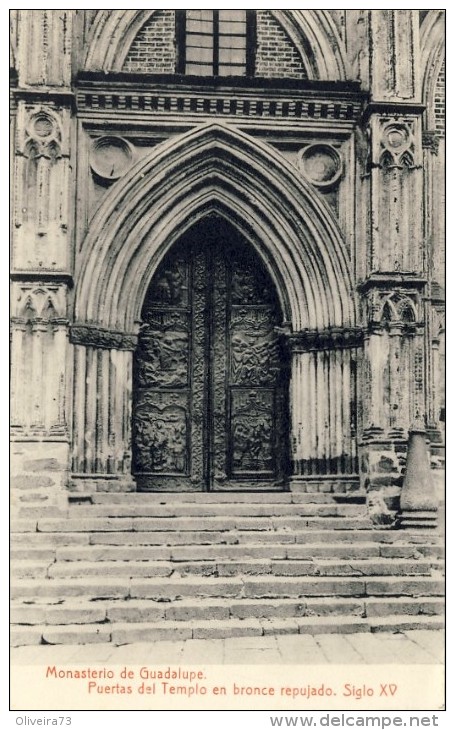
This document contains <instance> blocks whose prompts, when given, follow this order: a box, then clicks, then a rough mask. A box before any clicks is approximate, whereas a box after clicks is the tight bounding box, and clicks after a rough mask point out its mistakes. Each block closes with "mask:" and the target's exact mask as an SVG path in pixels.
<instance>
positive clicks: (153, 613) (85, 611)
mask: <svg viewBox="0 0 455 730" xmlns="http://www.w3.org/2000/svg"><path fill="white" fill-rule="evenodd" d="M443 614H444V599H443V598H441V597H436V598H415V599H410V598H404V597H401V596H399V597H396V598H386V599H377V598H363V599H352V598H338V597H336V596H335V597H333V598H331V599H330V600H327V599H326V598H325V599H320V598H305V599H298V600H297V599H292V598H277V599H254V598H244V599H241V600H237V601H236V600H235V599H233V600H229V599H226V598H220V599H210V598H207V599H204V600H201V599H183V600H179V601H169V602H158V601H153V600H150V599H142V600H140V599H132V600H127V601H122V600H117V601H109V600H106V601H84V600H78V599H71V598H70V599H67V600H65V601H64V602H63V603H58V604H51V603H40V604H36V603H35V604H32V605H31V604H23V603H20V602H19V601H12V605H11V614H10V616H11V623H12V624H16V625H19V624H20V625H31V626H32V625H38V624H49V625H65V624H68V623H70V624H81V625H82V624H91V623H103V624H104V623H114V622H116V621H121V622H130V623H141V622H142V621H165V620H167V621H190V622H192V621H199V620H212V621H220V620H227V619H229V618H234V619H250V618H278V619H283V618H295V617H302V616H313V617H314V616H351V617H354V616H356V617H360V618H362V617H376V618H378V617H390V616H394V615H410V616H413V615H426V616H432V615H443Z"/></svg>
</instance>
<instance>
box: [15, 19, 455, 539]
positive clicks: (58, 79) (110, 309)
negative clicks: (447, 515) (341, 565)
mask: <svg viewBox="0 0 455 730" xmlns="http://www.w3.org/2000/svg"><path fill="white" fill-rule="evenodd" d="M10 52H11V73H10V77H11V124H12V134H11V143H12V150H11V162H12V173H13V183H12V215H13V220H12V226H11V232H12V255H11V261H12V297H11V308H12V312H11V314H12V330H11V332H12V334H11V337H12V340H11V342H12V344H11V347H12V350H11V352H12V354H11V366H12V370H11V372H12V380H11V389H12V457H13V473H12V505H13V509H14V510H16V512H17V514H18V516H19V517H20V518H27V519H31V520H34V519H41V518H43V517H44V518H45V517H47V516H49V517H52V516H53V515H58V514H60V513H61V511H62V510H65V509H66V507H67V505H68V502H69V500H70V501H71V500H72V501H73V502H78V501H79V502H80V503H84V504H88V503H89V502H90V501H91V500H92V499H93V498H94V496H95V497H96V495H99V494H105V495H119V494H120V495H122V494H130V493H132V492H134V493H138V494H140V493H147V495H145V494H144V497H146V496H148V493H155V492H160V493H161V492H162V493H169V492H171V493H175V492H178V493H180V494H182V495H183V499H185V498H186V496H185V495H188V493H195V492H202V493H209V492H213V493H223V495H222V501H223V503H225V502H226V499H229V496H228V497H226V495H232V498H233V499H234V496H235V495H237V494H239V493H241V494H244V495H248V494H251V495H254V494H258V493H264V492H266V493H269V492H270V493H271V492H277V493H286V494H287V493H289V492H291V493H294V492H295V493H313V494H322V495H323V494H336V493H339V494H350V495H351V496H354V497H356V498H357V501H358V502H359V503H360V502H362V503H363V504H365V505H366V508H367V514H369V519H370V520H371V523H372V524H380V525H390V526H397V525H400V524H401V522H400V519H401V520H402V516H403V513H404V512H406V513H411V514H413V515H414V516H415V518H416V519H415V520H414V523H413V524H416V520H417V523H418V521H419V519H420V518H419V515H420V516H421V517H422V520H423V522H422V524H424V525H427V526H431V525H433V524H434V523H435V515H436V508H437V494H436V492H435V490H434V488H433V487H432V486H431V485H432V479H431V478H429V479H428V478H427V477H428V475H430V471H429V468H427V467H426V466H425V465H424V461H425V458H426V457H424V459H423V461H419V462H418V463H419V464H420V470H421V473H422V474H423V473H424V474H425V484H424V486H423V487H422V484H421V483H420V484H416V486H415V488H414V485H413V484H412V485H408V487H407V497H406V500H405V501H406V504H405V505H403V504H400V499H401V498H402V496H403V493H402V486H403V475H404V474H405V467H406V461H407V452H408V443H409V439H410V434H411V435H414V436H416V438H417V439H419V438H420V440H421V442H422V443H421V453H420V456H418V457H416V458H418V459H422V455H421V454H422V453H424V452H425V453H426V454H427V455H428V459H429V463H431V467H432V474H433V476H434V475H436V474H437V473H438V471H439V470H440V469H441V468H442V466H443V445H444V432H443V419H444V403H443V392H444V391H443V387H444V386H443V372H444V371H443V357H444V332H445V328H444V88H445V87H444V12H443V11H440V10H429V11H417V10H372V11H369V10H347V11H341V10H332V11H327V10H255V11H240V10H237V11H227V10H204V11H184V10H181V11H180V10H170V9H168V10H33V11H30V10H18V11H12V12H11V50H10ZM422 464H423V466H422ZM420 481H422V480H420ZM416 482H419V479H416ZM243 498H244V499H247V497H243ZM253 501H254V499H253ZM402 501H403V500H402ZM400 515H401V517H400ZM422 515H423V516H422ZM408 516H409V515H408ZM402 521H403V520H402ZM404 522H405V521H404ZM404 522H403V524H404ZM411 522H412V519H411Z"/></svg>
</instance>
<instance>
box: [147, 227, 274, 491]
mask: <svg viewBox="0 0 455 730" xmlns="http://www.w3.org/2000/svg"><path fill="white" fill-rule="evenodd" d="M281 322H282V316H281V312H280V307H279V304H278V301H277V298H276V294H275V291H274V288H273V284H272V282H271V281H270V278H269V276H268V275H267V273H266V271H265V269H264V267H263V265H262V263H261V261H260V259H259V257H258V256H257V254H256V253H255V252H254V250H253V249H252V248H251V247H250V245H249V244H248V243H247V242H246V241H243V240H242V239H241V238H240V237H239V234H238V233H237V232H236V231H235V230H234V229H233V228H231V227H230V226H228V225H227V224H226V223H224V222H223V221H221V220H220V219H215V218H210V219H208V221H207V222H206V223H205V224H199V225H197V226H195V227H193V229H191V232H190V233H189V234H187V235H186V236H185V237H184V238H182V240H181V241H180V242H179V243H178V244H176V245H175V246H174V247H173V249H172V250H171V251H170V253H169V254H168V255H167V256H166V257H165V259H164V260H163V262H162V264H161V266H160V267H159V269H158V271H157V272H156V274H155V276H154V278H153V281H152V283H151V285H150V288H149V291H148V293H147V296H146V299H145V303H144V306H143V311H142V325H141V331H140V334H139V343H138V348H137V351H136V356H135V367H134V408H133V439H134V440H133V455H134V473H135V476H136V479H137V483H138V489H140V490H144V491H150V490H163V491H165V490H207V489H218V490H220V489H221V490H229V489H232V490H236V489H280V488H283V486H284V484H285V479H286V474H287V461H288V426H287V411H288V405H287V391H288V368H287V357H286V354H285V351H284V349H283V347H282V343H281V341H280V337H279V334H277V332H278V327H279V325H280V324H281Z"/></svg>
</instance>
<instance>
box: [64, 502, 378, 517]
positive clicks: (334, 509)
mask: <svg viewBox="0 0 455 730" xmlns="http://www.w3.org/2000/svg"><path fill="white" fill-rule="evenodd" d="M366 514H367V511H366V506H365V504H363V505H362V504H337V503H336V502H331V503H330V504H319V503H317V504H312V503H306V502H298V503H297V504H294V503H292V504H290V503H285V504H282V503H278V502H276V503H269V504H263V503H259V504H257V503H253V504H249V503H248V502H240V503H225V502H222V503H221V504H219V503H217V502H212V503H209V504H206V503H197V502H182V503H181V504H180V503H174V502H169V503H158V502H155V503H153V504H126V505H123V504H102V505H98V504H94V505H89V506H85V505H80V506H76V505H74V506H72V507H71V509H70V510H69V511H68V514H67V517H68V518H69V519H81V518H82V519H86V518H90V519H92V518H95V517H136V518H145V517H156V518H158V517H166V518H172V519H174V518H179V517H216V518H222V517H224V516H226V517H231V516H233V517H286V516H291V517H297V518H298V517H344V516H345V517H365V516H366Z"/></svg>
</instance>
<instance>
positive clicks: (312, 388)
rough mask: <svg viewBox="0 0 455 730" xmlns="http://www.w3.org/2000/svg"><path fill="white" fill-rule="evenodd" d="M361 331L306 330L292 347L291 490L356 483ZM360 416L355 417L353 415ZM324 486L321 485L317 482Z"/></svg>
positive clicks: (293, 339) (291, 339)
mask: <svg viewBox="0 0 455 730" xmlns="http://www.w3.org/2000/svg"><path fill="white" fill-rule="evenodd" d="M361 338H362V332H361V331H360V330H356V329H346V330H345V329H342V328H340V329H335V328H333V329H331V330H325V331H308V330H306V331H302V332H300V333H293V334H292V335H290V336H289V337H288V345H289V348H290V350H291V383H290V404H291V451H292V476H291V489H299V488H301V487H302V486H303V485H308V484H309V483H314V485H315V489H316V488H322V487H321V485H322V484H323V483H324V482H325V483H326V485H327V488H329V486H330V485H332V486H333V484H334V483H336V482H337V481H340V482H343V483H345V484H349V488H351V485H353V487H352V488H354V487H355V485H356V484H357V469H358V462H357V443H356V423H355V422H353V416H354V409H353V403H355V399H356V364H357V357H356V354H357V347H358V345H359V343H360V342H361ZM354 420H355V419H354ZM317 485H319V487H318V486H317Z"/></svg>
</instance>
